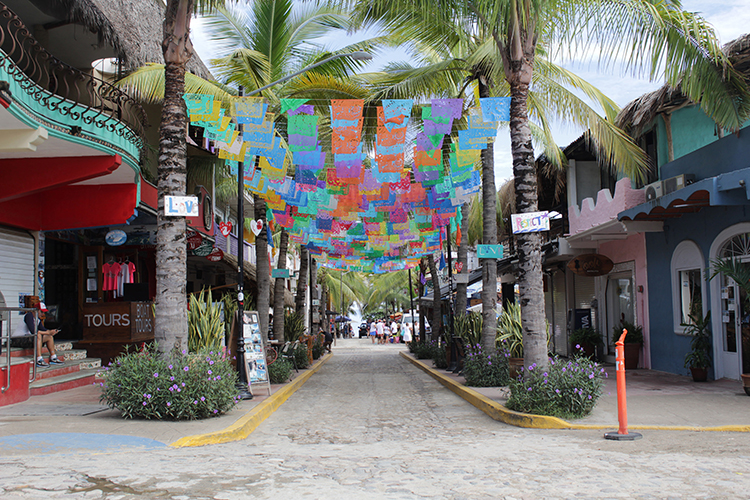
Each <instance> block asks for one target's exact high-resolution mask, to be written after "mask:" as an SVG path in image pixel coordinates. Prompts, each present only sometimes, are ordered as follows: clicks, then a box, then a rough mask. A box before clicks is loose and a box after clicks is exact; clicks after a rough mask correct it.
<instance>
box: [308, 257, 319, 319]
mask: <svg viewBox="0 0 750 500" xmlns="http://www.w3.org/2000/svg"><path fill="white" fill-rule="evenodd" d="M308 253H309V251H308ZM310 267H311V270H310V276H311V278H312V279H311V281H312V283H310V307H311V308H312V311H313V318H314V317H315V314H314V313H315V311H317V312H318V321H317V323H315V322H314V319H313V324H322V320H321V319H320V318H321V316H320V315H321V312H320V304H322V303H323V301H322V300H320V301H318V304H319V305H317V306H313V305H312V303H313V302H312V301H313V300H315V291H316V287H317V284H318V262H317V261H316V260H315V259H310ZM310 331H311V332H313V333H317V331H318V330H317V329H313V325H310Z"/></svg>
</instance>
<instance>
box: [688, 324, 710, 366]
mask: <svg viewBox="0 0 750 500" xmlns="http://www.w3.org/2000/svg"><path fill="white" fill-rule="evenodd" d="M689 318H690V321H691V322H690V323H682V324H681V326H684V327H685V335H692V337H693V338H692V340H691V341H690V352H688V353H687V354H686V355H685V368H710V367H711V350H712V346H711V331H710V328H711V311H708V312H707V313H706V317H705V318H701V317H700V316H699V315H696V314H691V315H690V316H689Z"/></svg>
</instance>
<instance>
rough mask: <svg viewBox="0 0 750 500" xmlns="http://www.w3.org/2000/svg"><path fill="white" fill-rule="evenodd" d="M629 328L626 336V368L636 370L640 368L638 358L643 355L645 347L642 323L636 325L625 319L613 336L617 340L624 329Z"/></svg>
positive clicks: (616, 328) (615, 329)
mask: <svg viewBox="0 0 750 500" xmlns="http://www.w3.org/2000/svg"><path fill="white" fill-rule="evenodd" d="M623 330H627V331H628V334H627V335H626V336H625V340H624V342H625V369H626V370H635V369H636V368H638V358H639V357H640V355H641V348H642V347H643V327H642V326H641V325H635V324H634V323H631V322H629V321H625V320H624V319H623V320H621V321H620V326H616V327H615V328H614V331H613V334H614V335H612V338H613V339H614V341H615V342H617V340H618V339H619V338H620V335H622V331H623Z"/></svg>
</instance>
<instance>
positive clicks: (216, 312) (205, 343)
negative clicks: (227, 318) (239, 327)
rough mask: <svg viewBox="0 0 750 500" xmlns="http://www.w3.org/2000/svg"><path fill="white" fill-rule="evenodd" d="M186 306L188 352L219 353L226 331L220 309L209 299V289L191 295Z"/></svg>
mask: <svg viewBox="0 0 750 500" xmlns="http://www.w3.org/2000/svg"><path fill="white" fill-rule="evenodd" d="M206 292H208V293H206ZM188 305H189V308H188V350H189V351H190V352H197V351H200V350H209V351H217V352H218V351H220V350H221V347H222V345H223V344H224V337H225V331H226V329H225V325H224V321H222V319H221V307H220V306H219V303H218V302H216V303H215V302H214V301H213V299H212V298H211V289H210V288H209V289H208V291H206V290H205V289H204V290H201V292H200V293H199V294H195V293H194V294H191V295H190V299H189V301H188Z"/></svg>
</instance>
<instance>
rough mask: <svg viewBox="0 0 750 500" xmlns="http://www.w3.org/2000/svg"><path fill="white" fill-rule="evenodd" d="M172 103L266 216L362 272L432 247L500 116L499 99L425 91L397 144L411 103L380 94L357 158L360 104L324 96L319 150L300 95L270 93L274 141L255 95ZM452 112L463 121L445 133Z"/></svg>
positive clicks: (472, 185) (504, 116)
mask: <svg viewBox="0 0 750 500" xmlns="http://www.w3.org/2000/svg"><path fill="white" fill-rule="evenodd" d="M184 100H185V102H186V104H187V109H188V113H189V116H190V122H191V124H192V125H194V126H200V127H203V129H204V137H206V138H208V139H210V140H213V141H215V143H216V145H217V147H218V150H219V151H218V155H219V158H222V159H224V160H225V161H226V162H227V164H228V165H229V167H230V170H231V172H232V174H233V175H237V174H238V171H239V165H240V163H242V165H243V172H242V173H241V175H242V176H243V178H244V185H245V188H246V189H247V190H248V191H250V192H252V193H254V194H256V195H258V196H260V197H261V198H262V199H264V200H265V201H266V203H267V207H268V211H267V216H268V220H269V221H273V222H274V223H275V224H277V225H279V226H281V227H284V228H286V230H287V231H288V232H289V234H290V237H291V238H292V240H293V241H296V242H298V243H300V244H302V245H306V246H307V247H308V249H309V250H310V252H311V254H312V255H313V256H314V257H315V258H316V259H317V260H318V262H319V263H320V264H321V265H323V266H326V267H330V268H336V269H347V270H358V271H363V272H373V273H382V272H388V271H394V270H399V269H406V268H411V267H415V266H416V265H417V264H418V263H419V260H420V258H422V257H423V256H425V255H428V254H432V253H435V252H438V251H440V247H441V237H442V231H444V229H445V227H446V226H449V225H450V226H451V227H452V228H454V229H455V228H456V227H457V225H456V220H457V217H460V207H461V205H463V204H464V203H465V202H467V201H469V199H470V197H471V196H472V195H473V194H475V193H477V192H478V191H479V189H480V186H481V174H480V172H479V168H478V165H479V157H480V153H481V151H482V150H483V149H485V148H486V147H487V144H488V142H491V141H492V140H494V138H495V135H496V133H497V128H498V126H499V122H502V121H508V120H509V119H510V111H509V107H510V98H481V99H478V102H479V106H478V107H474V108H469V109H467V110H465V109H464V101H463V99H433V100H432V101H431V103H430V104H429V105H423V106H421V109H420V110H421V116H420V118H421V120H420V126H419V130H417V133H416V137H415V138H413V139H411V140H408V139H407V137H412V136H413V135H414V133H413V132H414V129H415V126H414V125H413V122H412V125H410V119H411V113H412V110H413V107H414V106H413V102H412V100H410V99H391V100H383V101H382V103H381V105H380V106H377V110H376V111H377V127H376V134H375V141H374V148H372V149H373V151H372V152H371V153H369V154H368V153H366V152H365V151H364V150H363V140H362V135H363V123H364V111H365V104H364V101H362V100H357V99H345V100H331V101H330V105H329V106H328V112H329V113H330V128H331V130H330V138H331V139H330V150H327V147H326V148H325V149H324V147H323V146H322V145H321V141H320V140H319V132H320V131H319V122H320V115H319V114H315V106H313V105H312V104H310V103H309V101H308V100H307V99H282V100H281V108H280V113H281V114H282V115H285V118H286V124H287V129H286V134H285V137H286V140H283V139H282V137H281V135H280V134H279V133H278V132H276V131H275V122H276V118H277V117H276V115H275V114H273V113H270V112H269V110H268V104H267V103H266V102H265V100H264V99H263V98H261V97H243V98H239V99H237V100H235V101H234V102H233V104H232V106H231V110H230V112H229V115H227V114H225V110H224V109H223V108H222V106H221V102H219V101H216V100H214V99H213V97H212V96H209V95H203V94H185V96H184ZM318 109H320V106H318ZM462 117H466V119H467V120H466V121H467V123H468V126H467V128H466V129H465V130H459V132H458V138H457V140H455V138H453V140H451V139H448V141H446V137H450V133H451V130H452V129H453V122H454V121H455V120H458V119H461V118H462ZM236 124H242V133H240V131H239V130H238V127H236ZM410 127H411V128H410ZM410 131H411V133H410ZM326 132H328V131H326ZM445 146H448V147H447V148H446V147H445ZM444 150H445V151H448V154H447V156H448V164H449V167H448V168H446V167H445V166H444V165H445V162H444V158H443V154H444V153H443V151H444ZM407 159H408V160H409V161H407ZM412 163H413V164H412ZM290 172H293V174H290ZM269 240H270V238H269Z"/></svg>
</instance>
